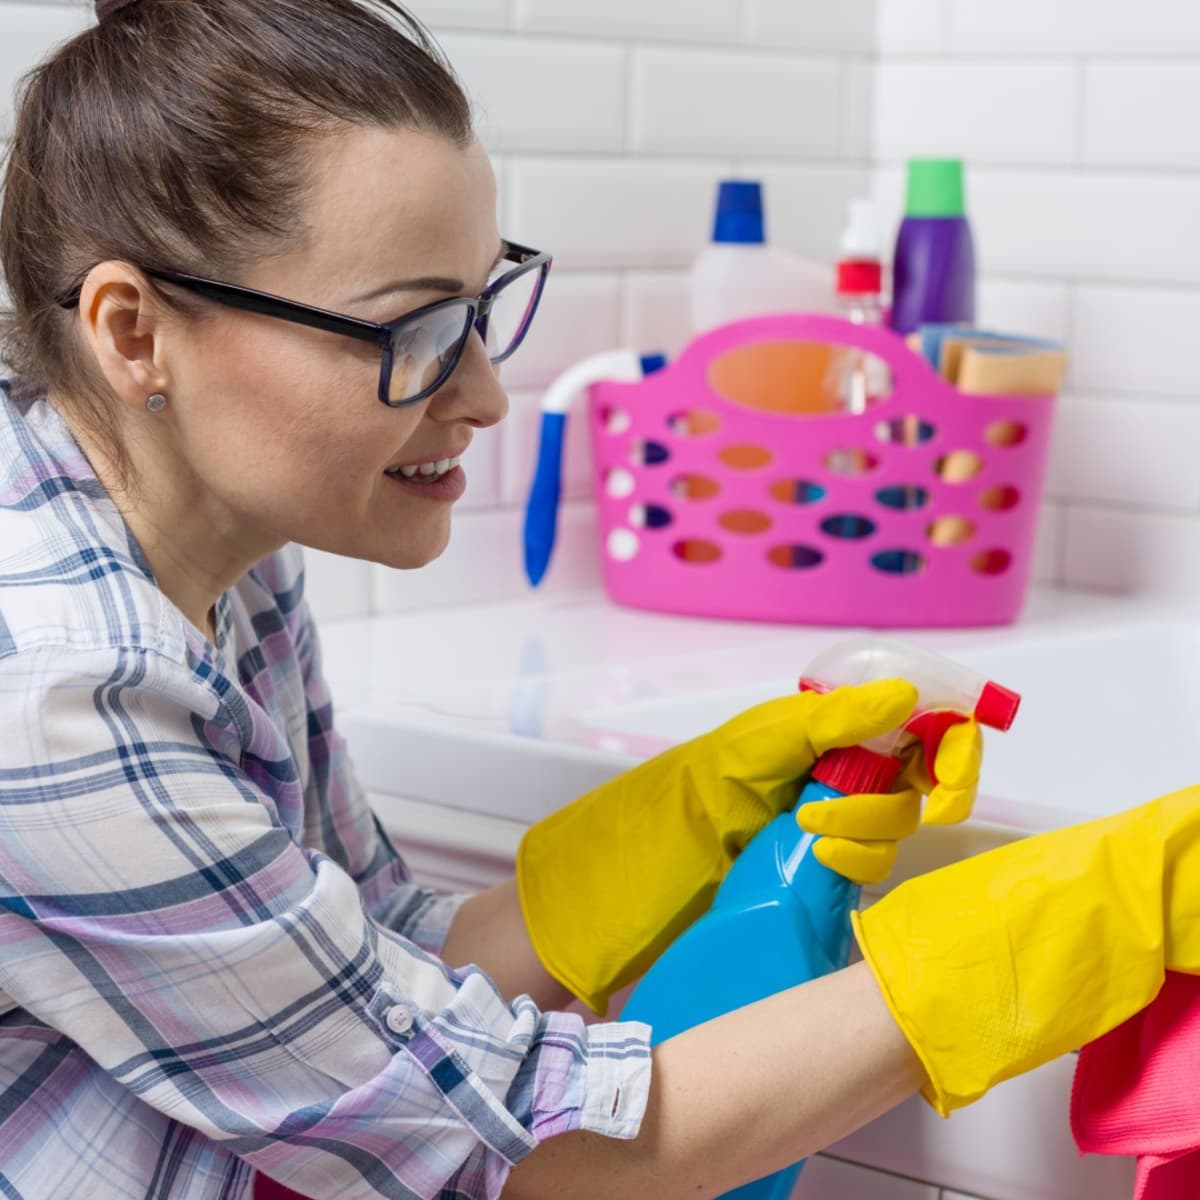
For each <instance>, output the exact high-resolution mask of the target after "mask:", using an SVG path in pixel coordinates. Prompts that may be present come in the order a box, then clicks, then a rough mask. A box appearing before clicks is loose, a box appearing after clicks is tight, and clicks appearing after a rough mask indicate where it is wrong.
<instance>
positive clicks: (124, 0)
mask: <svg viewBox="0 0 1200 1200" xmlns="http://www.w3.org/2000/svg"><path fill="white" fill-rule="evenodd" d="M137 2H138V0H96V20H97V21H107V20H108V18H109V17H111V16H112V15H113V13H115V12H119V11H120V10H121V9H122V8H127V7H128V6H129V5H130V4H136V3H137Z"/></svg>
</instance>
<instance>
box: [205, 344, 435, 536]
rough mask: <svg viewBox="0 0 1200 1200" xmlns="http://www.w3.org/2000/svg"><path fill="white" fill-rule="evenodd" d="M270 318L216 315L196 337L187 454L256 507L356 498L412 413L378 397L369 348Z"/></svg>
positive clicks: (307, 507) (303, 508) (216, 483)
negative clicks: (220, 321) (221, 318)
mask: <svg viewBox="0 0 1200 1200" xmlns="http://www.w3.org/2000/svg"><path fill="white" fill-rule="evenodd" d="M276 324H277V323H276V322H270V323H267V322H265V321H240V322H239V321H232V322H227V323H224V327H218V326H216V323H214V326H213V328H212V330H211V333H212V335H213V336H207V337H205V338H202V339H198V353H197V356H196V360H195V364H194V366H195V370H194V378H195V379H196V380H197V383H198V386H193V388H191V389H190V390H191V391H192V394H193V403H192V404H191V405H189V406H188V407H189V412H188V418H189V420H188V429H187V431H186V436H187V438H188V443H189V445H188V453H189V457H191V458H192V459H193V461H194V462H195V464H196V466H197V468H198V469H200V471H201V473H202V474H203V475H205V476H206V480H205V481H206V483H208V484H209V486H211V487H212V488H213V490H215V491H218V492H219V493H221V494H223V495H224V496H226V498H228V499H229V500H231V501H233V502H234V503H237V504H239V506H242V505H244V506H246V507H247V508H249V509H251V510H253V511H264V510H274V511H276V512H280V511H283V510H290V511H291V512H292V513H293V514H294V515H296V516H297V517H300V518H302V519H303V518H304V516H305V514H308V513H311V512H313V511H316V510H318V509H319V508H321V507H322V506H323V508H324V511H328V507H329V501H330V499H331V498H336V499H338V500H339V501H340V502H341V503H343V504H349V505H354V504H355V503H356V500H355V497H356V496H360V495H361V494H362V493H363V492H364V489H370V488H374V487H375V486H377V482H378V481H377V476H378V475H379V474H380V473H381V472H382V470H383V467H384V466H385V465H386V464H387V462H389V461H390V460H391V459H392V458H394V457H395V455H396V454H397V452H398V450H399V448H400V447H402V446H403V444H404V442H405V441H406V440H407V438H408V436H410V434H411V431H412V428H413V427H414V426H415V424H416V421H417V420H418V419H419V414H412V415H409V414H408V413H407V412H406V411H405V410H398V411H394V410H391V409H388V408H386V407H385V406H383V405H382V404H380V403H379V401H378V399H377V396H376V389H377V384H378V375H379V366H378V358H377V356H375V355H374V354H373V353H372V352H371V350H370V349H369V348H367V349H366V353H364V352H363V351H362V350H360V348H359V347H357V346H356V345H355V344H354V343H353V342H351V341H348V340H345V341H344V339H340V338H338V339H335V338H333V337H330V336H326V335H322V334H320V333H319V332H317V331H309V330H306V329H304V328H303V327H301V326H288V325H286V324H283V323H278V324H279V325H280V328H279V329H276V328H275V327H274V326H275V325H276ZM343 341H344V345H343Z"/></svg>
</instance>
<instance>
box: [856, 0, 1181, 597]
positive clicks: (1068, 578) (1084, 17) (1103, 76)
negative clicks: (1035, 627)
mask: <svg viewBox="0 0 1200 1200" xmlns="http://www.w3.org/2000/svg"><path fill="white" fill-rule="evenodd" d="M878 16H879V20H878V24H877V32H878V42H877V50H878V55H879V57H878V60H877V66H876V78H875V106H876V107H875V114H876V115H875V130H876V139H877V140H876V144H875V150H874V154H873V156H872V167H873V171H874V181H875V188H876V194H877V195H878V196H879V197H880V200H881V204H882V206H883V208H884V210H885V211H886V212H887V214H888V219H889V221H890V220H893V219H894V218H895V217H897V216H898V215H899V212H900V203H901V196H902V189H903V170H902V168H903V160H904V158H905V157H907V156H908V155H912V154H920V153H924V152H947V153H949V152H957V153H961V154H962V155H963V156H964V157H965V158H966V159H967V161H968V175H967V198H968V205H969V211H970V216H971V219H972V224H973V226H974V229H975V235H976V241H977V246H978V249H979V254H980V261H981V264H982V280H981V288H980V294H979V307H980V317H981V318H982V320H983V321H984V322H986V323H989V324H994V325H996V326H999V327H1005V328H1013V329H1022V330H1025V331H1027V332H1030V333H1040V334H1044V335H1047V336H1050V337H1065V338H1066V340H1067V342H1068V344H1069V349H1070V353H1071V371H1070V381H1069V388H1068V392H1067V395H1066V396H1064V398H1063V403H1062V406H1061V409H1060V416H1059V420H1058V424H1057V429H1056V433H1055V445H1054V451H1053V455H1052V463H1051V470H1050V478H1049V481H1048V488H1049V498H1048V500H1047V502H1046V512H1045V514H1044V516H1045V519H1044V520H1043V523H1042V529H1041V538H1040V543H1039V547H1038V560H1037V567H1036V570H1037V572H1038V574H1039V576H1040V577H1042V578H1045V579H1051V580H1054V581H1057V582H1059V583H1062V584H1066V585H1075V586H1082V587H1097V588H1105V589H1113V590H1118V591H1122V592H1131V593H1143V594H1158V595H1165V596H1170V597H1175V598H1179V599H1188V598H1190V597H1191V596H1192V595H1194V594H1195V592H1196V589H1197V587H1198V586H1200V484H1198V483H1197V482H1196V471H1195V467H1194V465H1189V464H1194V462H1195V459H1196V454H1197V450H1200V361H1198V360H1197V357H1196V355H1195V353H1194V347H1195V345H1196V333H1195V331H1196V329H1197V327H1198V323H1200V224H1198V222H1197V218H1196V214H1197V212H1200V134H1198V133H1197V125H1196V122H1195V120H1194V119H1193V115H1194V112H1195V110H1196V107H1197V102H1198V101H1200V5H1196V4H1194V3H1191V2H1190V0H1145V2H1142V3H1132V2H1131V0H1055V3H1052V4H1046V3H1042V2H1041V0H1003V2H1001V0H990V2H982V0H881V3H880V5H879V13H878Z"/></svg>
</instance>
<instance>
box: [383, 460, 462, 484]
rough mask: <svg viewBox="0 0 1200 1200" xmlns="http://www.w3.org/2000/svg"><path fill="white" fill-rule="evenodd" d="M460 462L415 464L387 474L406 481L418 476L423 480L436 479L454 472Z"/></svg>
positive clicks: (446, 461)
mask: <svg viewBox="0 0 1200 1200" xmlns="http://www.w3.org/2000/svg"><path fill="white" fill-rule="evenodd" d="M460 461H461V459H460V458H439V459H438V460H437V461H436V462H426V463H415V464H413V465H412V466H407V467H393V468H392V469H391V470H390V471H388V472H387V474H389V475H401V476H403V477H404V478H405V479H412V478H414V477H416V476H420V477H421V478H422V479H434V478H437V477H439V476H442V475H445V474H446V473H447V472H448V471H452V470H454V468H455V467H457V466H458V464H459V462H460Z"/></svg>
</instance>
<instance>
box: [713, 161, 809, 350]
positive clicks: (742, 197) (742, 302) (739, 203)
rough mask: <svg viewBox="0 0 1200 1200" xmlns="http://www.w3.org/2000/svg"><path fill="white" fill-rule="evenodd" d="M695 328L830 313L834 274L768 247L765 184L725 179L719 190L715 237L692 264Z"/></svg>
mask: <svg viewBox="0 0 1200 1200" xmlns="http://www.w3.org/2000/svg"><path fill="white" fill-rule="evenodd" d="M691 288H692V331H693V332H694V333H703V332H704V331H705V330H708V329H713V328H715V327H716V326H718V325H725V324H727V323H728V322H730V321H739V320H741V319H742V318H744V317H755V316H760V315H762V314H764V313H778V312H828V311H829V310H830V307H831V302H832V301H831V297H832V295H833V273H832V271H831V270H830V269H829V268H827V267H823V266H821V265H820V264H818V263H813V262H809V261H807V260H805V259H803V258H801V257H799V255H796V254H791V253H789V252H788V251H785V250H780V249H778V248H777V247H775V246H771V245H768V243H767V238H766V221H765V219H764V216H763V195H762V184H761V183H759V182H758V181H757V180H750V179H724V180H722V181H721V183H720V186H719V187H718V190H717V212H716V219H715V220H714V222H713V235H712V241H711V242H710V243H709V244H708V245H707V246H706V247H705V248H704V250H703V251H701V253H700V255H699V257H698V258H697V259H696V261H695V263H694V265H693V266H692V275H691Z"/></svg>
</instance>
